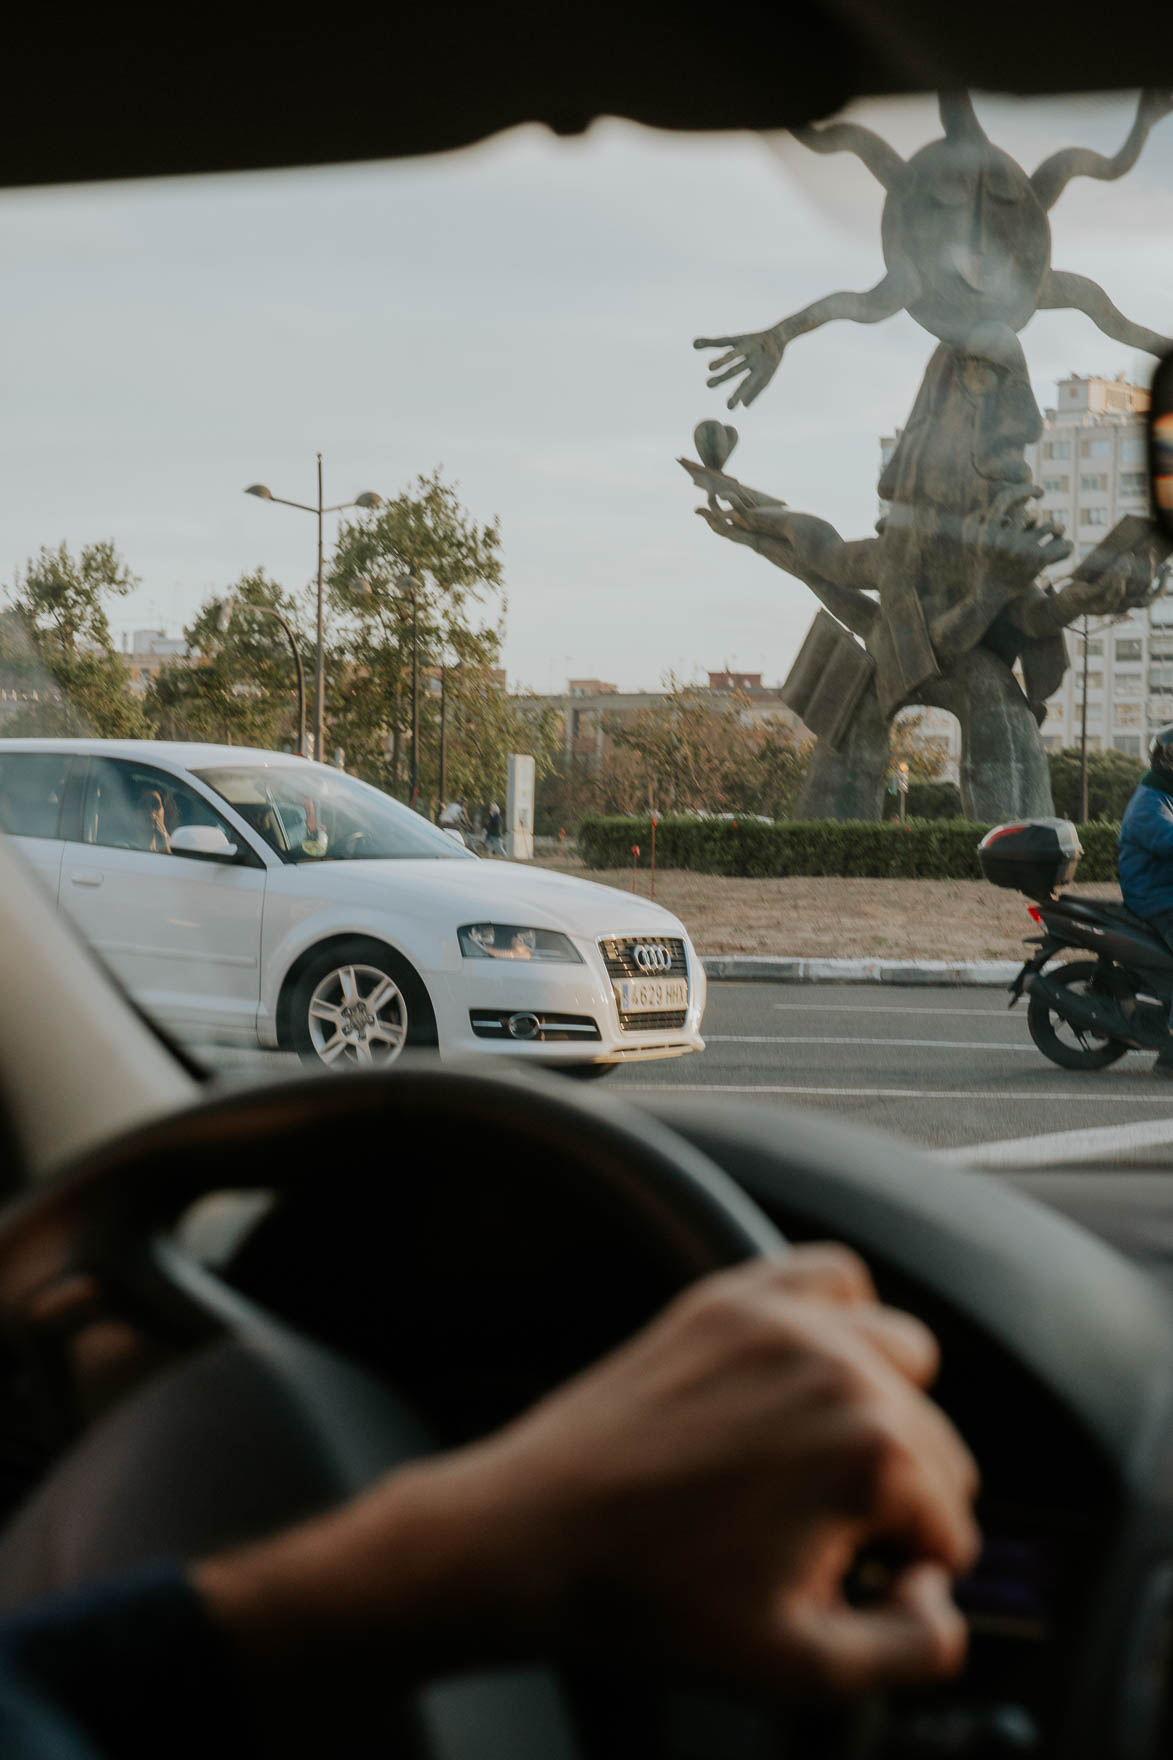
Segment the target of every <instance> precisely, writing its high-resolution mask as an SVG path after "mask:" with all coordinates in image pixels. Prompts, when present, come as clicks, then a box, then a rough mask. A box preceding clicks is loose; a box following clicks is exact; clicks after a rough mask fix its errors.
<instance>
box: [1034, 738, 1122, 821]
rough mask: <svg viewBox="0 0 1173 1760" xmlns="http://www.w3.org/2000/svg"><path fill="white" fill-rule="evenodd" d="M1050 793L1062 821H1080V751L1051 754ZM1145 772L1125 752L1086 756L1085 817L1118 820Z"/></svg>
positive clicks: (1049, 760) (1070, 747)
mask: <svg viewBox="0 0 1173 1760" xmlns="http://www.w3.org/2000/svg"><path fill="white" fill-rule="evenodd" d="M1047 763H1048V765H1049V766H1050V771H1051V793H1052V796H1053V797H1054V801H1055V811H1056V813H1057V814H1058V815H1059V817H1060V818H1061V819H1074V820H1076V821H1078V820H1079V818H1080V810H1079V809H1080V763H1079V747H1078V746H1067V747H1065V748H1064V750H1063V751H1061V752H1050V753H1049V754H1048V757H1047ZM1143 769H1144V766H1143V764H1142V763H1141V761H1140V759H1139V758H1130V757H1128V756H1127V755H1126V754H1125V753H1124V752H1116V751H1108V752H1089V753H1088V755H1087V816H1088V818H1089V819H1119V818H1120V817H1121V815H1122V814H1123V812H1124V809H1125V807H1126V806H1127V805H1128V802H1129V798H1130V797H1131V795H1132V791H1133V789H1134V788H1135V787H1136V785H1137V783H1138V782H1139V781H1140V778H1141V773H1142V771H1143Z"/></svg>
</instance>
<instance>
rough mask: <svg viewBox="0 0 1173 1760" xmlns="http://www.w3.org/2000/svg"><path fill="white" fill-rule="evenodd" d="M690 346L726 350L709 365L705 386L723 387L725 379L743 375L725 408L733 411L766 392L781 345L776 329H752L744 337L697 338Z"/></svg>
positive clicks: (777, 361) (780, 355)
mask: <svg viewBox="0 0 1173 1760" xmlns="http://www.w3.org/2000/svg"><path fill="white" fill-rule="evenodd" d="M692 346H693V347H694V348H723V349H725V350H726V352H725V353H724V354H723V355H721V356H720V357H719V358H718V359H717V360H715V361H710V362H709V373H710V375H711V377H710V378H708V379H707V380H706V381H705V383H706V384H707V385H709V386H713V385H723V384H724V383H725V381H726V380H727V379H736V378H740V377H741V375H742V374H744V375H745V377H744V378H743V379H742V382H741V384H740V385H737V386H735V387H734V390H733V395H732V396H731V397H730V398H729V400H728V407H729V408H730V409H736V408H737V405H738V404H739V403H741V404H745V405H747V406H748V405H749V404H751V403H752V402H753V400H754V398H755V397H757V396H758V395H759V393H761V392H762V391H764V390H765V389H766V386H767V385H768V384H769V383H770V380H771V379H772V378H773V377H774V374H775V373H776V372H777V371H778V363H779V362H780V361H781V359H782V349H783V347H784V342H783V338H782V337H781V336H780V334H779V332H778V331H777V330H756V331H752V332H750V333H749V334H747V335H745V336H698V337H697V339H696V341H695V342H694V343H693V345H692ZM722 368H724V371H722V370H721V369H722Z"/></svg>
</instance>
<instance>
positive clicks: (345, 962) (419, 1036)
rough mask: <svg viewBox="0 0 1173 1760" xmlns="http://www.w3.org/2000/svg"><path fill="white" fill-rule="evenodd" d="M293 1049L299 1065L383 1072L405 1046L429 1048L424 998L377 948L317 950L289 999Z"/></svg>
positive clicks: (399, 964) (432, 1025)
mask: <svg viewBox="0 0 1173 1760" xmlns="http://www.w3.org/2000/svg"><path fill="white" fill-rule="evenodd" d="M292 1028H293V1044H294V1049H295V1050H296V1051H297V1053H298V1055H299V1057H300V1058H301V1059H302V1061H303V1063H322V1064H325V1065H326V1067H327V1068H329V1069H355V1068H365V1067H369V1066H371V1065H376V1064H377V1065H379V1066H380V1067H383V1068H386V1067H387V1066H389V1065H390V1064H393V1063H395V1062H397V1060H398V1059H399V1057H400V1056H401V1055H402V1053H403V1052H404V1050H405V1049H407V1048H408V1047H409V1046H412V1047H416V1046H425V1045H434V1044H435V1043H436V1021H435V1016H434V1014H433V1013H432V1006H431V1003H430V1002H429V1000H428V993H427V991H426V990H425V989H424V986H423V984H422V983H421V982H420V979H419V978H418V977H417V976H416V974H415V972H414V971H413V970H412V968H411V967H410V966H409V965H408V964H407V962H406V960H403V959H400V957H399V955H398V954H395V953H392V951H391V949H390V948H389V947H383V946H381V945H380V944H379V943H378V942H377V941H357V940H356V941H354V942H347V943H343V944H340V945H336V946H334V947H332V948H325V949H323V951H322V952H321V953H320V954H318V955H317V956H316V957H315V958H314V959H312V960H310V962H309V964H308V965H307V966H306V968H305V970H304V971H303V972H302V974H301V977H300V978H299V979H298V982H297V987H296V989H295V991H294V994H293V1011H292Z"/></svg>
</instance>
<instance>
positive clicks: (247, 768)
mask: <svg viewBox="0 0 1173 1760" xmlns="http://www.w3.org/2000/svg"><path fill="white" fill-rule="evenodd" d="M196 775H198V776H199V778H200V780H201V781H202V782H206V783H207V785H208V787H209V788H212V789H215V791H216V793H217V794H218V795H219V796H220V797H221V799H223V800H225V801H227V802H228V804H229V806H230V807H232V808H233V810H234V811H235V812H236V813H238V814H239V815H240V817H241V818H242V819H243V820H244V821H245V823H246V824H248V825H251V826H252V828H253V830H254V831H256V832H257V833H259V835H260V836H261V837H263V838H264V840H265V842H266V843H267V844H268V845H269V848H270V849H271V850H274V851H275V852H276V854H277V855H279V856H280V857H281V859H282V861H285V862H338V861H342V862H352V861H371V860H376V859H377V860H381V861H405V860H417V861H418V860H423V861H428V860H431V861H441V860H449V859H456V860H459V859H460V858H461V857H462V856H464V857H465V858H466V859H470V858H468V852H467V851H466V850H464V849H462V848H461V847H460V846H459V845H458V844H457V843H456V841H455V840H454V839H453V838H451V837H449V836H448V834H447V833H446V832H444V831H438V830H437V829H436V828H435V827H434V826H433V825H429V823H428V822H427V820H426V819H421V818H420V816H419V814H418V813H413V812H411V811H410V810H409V809H408V808H407V807H404V806H401V805H400V804H399V802H398V801H393V800H391V799H390V798H389V797H388V796H387V795H385V794H381V793H380V792H379V790H378V789H377V788H371V787H370V786H369V785H368V784H366V783H364V782H359V781H357V780H356V779H355V778H354V777H352V776H344V775H341V774H338V775H333V774H330V773H327V772H323V771H321V770H311V769H309V768H308V767H307V766H306V765H304V764H298V765H290V767H289V768H288V769H283V768H281V767H279V766H270V765H265V764H256V765H240V766H239V767H232V768H223V769H220V768H217V769H208V770H199V771H197V772H196Z"/></svg>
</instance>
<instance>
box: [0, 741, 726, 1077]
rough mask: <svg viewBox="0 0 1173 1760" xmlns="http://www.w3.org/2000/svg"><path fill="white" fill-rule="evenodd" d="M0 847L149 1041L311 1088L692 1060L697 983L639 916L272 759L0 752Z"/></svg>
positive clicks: (669, 944)
mask: <svg viewBox="0 0 1173 1760" xmlns="http://www.w3.org/2000/svg"><path fill="white" fill-rule="evenodd" d="M0 829H3V830H4V831H6V832H8V833H9V834H10V835H11V836H13V837H14V838H15V839H16V840H17V843H18V847H19V848H20V849H21V850H22V851H23V852H24V855H25V857H26V859H27V860H28V862H29V863H30V864H31V865H32V867H33V868H34V869H35V870H36V871H37V872H38V874H39V875H40V876H41V878H42V880H43V881H44V883H45V885H46V886H48V888H49V890H50V891H51V892H52V894H53V896H54V897H55V898H56V900H57V903H58V905H59V907H60V909H61V910H62V911H64V912H65V913H66V914H67V915H68V916H69V917H71V918H72V919H73V921H74V922H75V923H76V924H77V926H78V928H79V929H80V930H81V931H82V933H83V934H84V935H85V937H86V939H87V940H88V941H89V942H90V944H91V945H92V946H93V947H94V948H95V949H96V951H97V952H98V953H99V954H100V955H101V957H102V958H103V959H104V960H105V961H106V963H107V964H108V965H109V966H110V968H111V969H112V970H113V971H114V972H115V973H117V975H118V976H119V977H120V978H121V979H122V981H123V983H124V984H125V986H126V988H127V990H128V991H129V992H130V994H131V995H132V996H133V997H134V998H135V1000H136V1001H137V1002H138V1003H140V1004H141V1006H142V1007H143V1008H144V1009H145V1010H146V1011H147V1012H148V1013H149V1014H150V1015H151V1016H152V1017H153V1018H154V1019H155V1020H157V1021H158V1022H159V1023H160V1024H161V1025H163V1026H165V1027H168V1028H169V1029H171V1031H172V1032H174V1033H175V1034H176V1035H177V1036H178V1037H180V1038H182V1039H185V1040H187V1041H189V1042H193V1041H199V1040H201V1039H202V1040H205V1041H209V1040H219V1041H221V1042H225V1041H228V1042H235V1043H242V1044H251V1045H257V1044H260V1045H264V1046H272V1047H282V1048H286V1049H290V1050H296V1051H298V1052H300V1054H301V1055H302V1057H303V1058H305V1059H306V1060H307V1061H310V1062H313V1061H320V1062H322V1063H324V1064H330V1065H347V1064H371V1063H380V1064H389V1063H393V1062H394V1061H395V1059H396V1058H397V1057H398V1056H399V1055H400V1053H401V1052H402V1050H403V1049H404V1047H405V1046H438V1048H439V1050H440V1053H441V1055H442V1056H447V1057H454V1056H463V1055H466V1054H468V1053H484V1054H488V1055H490V1056H492V1055H502V1054H507V1055H509V1056H511V1057H519V1056H520V1057H527V1058H530V1059H531V1060H536V1061H538V1062H541V1063H547V1064H557V1065H560V1066H563V1067H572V1068H574V1069H575V1070H576V1071H577V1072H580V1073H583V1074H604V1073H605V1072H606V1071H607V1069H608V1068H613V1067H614V1066H615V1065H617V1064H619V1063H626V1062H630V1061H633V1060H639V1059H646V1058H662V1057H679V1056H681V1055H682V1054H683V1053H685V1052H688V1051H702V1050H703V1049H704V1041H703V1040H702V1039H701V1037H700V1024H701V1016H702V1013H703V1012H704V1004H705V976H704V971H703V968H702V967H701V964H700V962H699V960H698V959H697V957H696V954H695V952H694V950H693V947H692V944H691V942H690V941H689V938H688V935H687V933H686V932H685V929H684V927H683V925H682V924H681V923H680V922H679V921H678V920H677V918H675V917H674V916H672V915H671V914H670V912H668V911H666V910H664V909H662V908H661V906H659V905H657V904H654V903H652V902H651V901H650V900H649V899H645V898H639V897H635V896H633V895H630V894H628V893H626V892H618V891H615V890H614V889H613V888H611V887H608V886H597V885H595V884H593V883H592V882H590V881H586V880H575V879H571V878H570V877H569V876H566V875H561V874H551V873H548V872H546V871H544V870H542V869H538V868H531V867H527V866H522V865H520V864H518V863H514V862H485V861H480V860H478V858H477V857H476V856H474V855H472V854H470V852H469V851H468V850H466V849H465V848H464V847H463V845H462V844H460V843H458V842H457V840H455V839H454V838H452V837H451V836H449V835H448V834H447V833H445V832H443V831H440V830H438V829H436V827H435V826H433V825H430V824H429V823H428V822H427V821H426V820H424V819H421V818H420V817H419V816H418V815H417V814H415V813H413V812H410V811H409V810H408V809H407V808H406V807H404V806H402V805H400V803H399V802H398V801H394V800H391V799H390V798H389V797H388V796H387V795H385V794H382V793H381V792H380V791H379V790H378V789H376V788H372V787H370V786H369V785H368V784H366V783H364V782H359V781H357V780H356V779H355V778H354V777H353V776H347V775H345V774H344V773H343V772H341V771H338V770H333V769H330V768H328V767H327V766H326V765H323V764H312V763H309V762H307V761H306V760H304V759H302V758H296V757H290V756H289V755H287V754H285V753H279V752H262V751H250V750H248V749H246V748H244V747H241V746H213V745H180V744H165V743H159V742H154V741H142V740H126V741H113V740H36V739H26V740H16V739H9V740H0Z"/></svg>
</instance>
